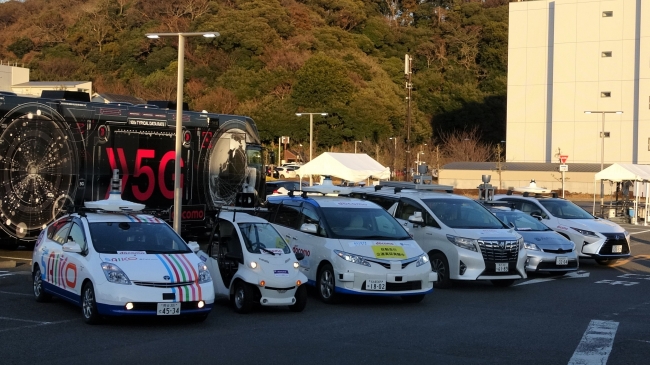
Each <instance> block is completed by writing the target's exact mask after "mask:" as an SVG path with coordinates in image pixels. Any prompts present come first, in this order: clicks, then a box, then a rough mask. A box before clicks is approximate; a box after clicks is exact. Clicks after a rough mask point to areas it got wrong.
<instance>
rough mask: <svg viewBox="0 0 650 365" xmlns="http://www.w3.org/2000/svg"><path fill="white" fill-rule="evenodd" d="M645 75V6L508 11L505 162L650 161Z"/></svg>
mask: <svg viewBox="0 0 650 365" xmlns="http://www.w3.org/2000/svg"><path fill="white" fill-rule="evenodd" d="M649 77H650V1H648V0H537V1H523V2H515V3H510V25H509V40H508V117H507V138H506V140H507V154H506V161H508V162H545V163H550V162H557V161H558V157H557V156H556V155H557V153H558V149H559V150H561V153H562V154H563V155H568V156H569V160H568V162H569V164H570V163H572V162H573V163H594V164H598V167H600V166H599V165H600V163H601V152H602V151H603V149H601V143H603V142H604V163H606V164H607V163H614V162H620V163H639V164H648V163H650V81H649V80H648V78H649ZM585 111H611V112H613V111H622V112H623V114H605V126H604V131H605V132H609V136H610V137H609V138H604V140H603V139H601V138H600V134H601V131H602V130H603V126H602V114H585ZM605 135H607V133H606V134H605Z"/></svg>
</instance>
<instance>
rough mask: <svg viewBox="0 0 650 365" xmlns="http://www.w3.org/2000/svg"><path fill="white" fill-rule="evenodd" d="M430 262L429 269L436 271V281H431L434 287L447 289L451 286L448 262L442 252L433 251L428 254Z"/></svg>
mask: <svg viewBox="0 0 650 365" xmlns="http://www.w3.org/2000/svg"><path fill="white" fill-rule="evenodd" d="M429 261H430V262H431V269H432V271H435V272H436V273H438V281H436V282H435V283H433V287H434V288H438V289H449V288H451V279H449V262H448V261H447V258H446V257H445V255H443V254H442V253H440V252H438V253H434V254H433V255H429Z"/></svg>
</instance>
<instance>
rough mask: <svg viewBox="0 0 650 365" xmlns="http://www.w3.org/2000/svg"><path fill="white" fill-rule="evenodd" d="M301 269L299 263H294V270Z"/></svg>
mask: <svg viewBox="0 0 650 365" xmlns="http://www.w3.org/2000/svg"><path fill="white" fill-rule="evenodd" d="M299 267H300V264H299V263H298V261H296V262H294V263H293V268H294V269H297V268H299Z"/></svg>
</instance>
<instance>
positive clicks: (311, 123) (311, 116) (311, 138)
mask: <svg viewBox="0 0 650 365" xmlns="http://www.w3.org/2000/svg"><path fill="white" fill-rule="evenodd" d="M303 114H309V161H310V162H311V157H312V151H313V149H314V147H313V146H314V114H318V115H322V116H324V117H326V116H327V113H296V116H297V117H300V116H302V115H303ZM313 185H314V182H313V180H312V177H311V175H309V186H313Z"/></svg>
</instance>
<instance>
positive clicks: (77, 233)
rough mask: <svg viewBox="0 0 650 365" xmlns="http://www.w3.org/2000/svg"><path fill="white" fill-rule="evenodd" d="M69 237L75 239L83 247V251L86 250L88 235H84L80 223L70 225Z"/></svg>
mask: <svg viewBox="0 0 650 365" xmlns="http://www.w3.org/2000/svg"><path fill="white" fill-rule="evenodd" d="M68 239H72V240H73V241H75V242H76V243H77V244H78V245H79V247H81V252H86V247H87V244H86V236H85V235H84V232H83V229H81V226H80V225H79V224H78V223H76V222H75V223H72V226H71V227H70V233H68ZM66 242H68V241H67V240H66Z"/></svg>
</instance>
